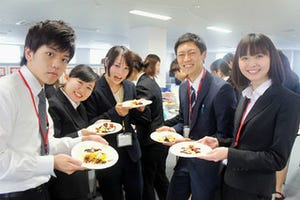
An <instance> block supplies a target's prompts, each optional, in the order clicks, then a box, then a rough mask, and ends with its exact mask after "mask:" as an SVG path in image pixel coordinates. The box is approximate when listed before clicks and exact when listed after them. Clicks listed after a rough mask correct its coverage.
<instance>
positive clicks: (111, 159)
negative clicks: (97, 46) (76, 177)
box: [71, 141, 119, 169]
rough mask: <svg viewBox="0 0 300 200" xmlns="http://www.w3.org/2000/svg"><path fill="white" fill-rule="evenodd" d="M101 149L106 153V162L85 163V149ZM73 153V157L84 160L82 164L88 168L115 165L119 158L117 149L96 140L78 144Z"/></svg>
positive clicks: (102, 167)
mask: <svg viewBox="0 0 300 200" xmlns="http://www.w3.org/2000/svg"><path fill="white" fill-rule="evenodd" d="M91 148H96V149H101V152H103V153H105V154H106V156H107V157H106V160H107V162H106V163H98V164H93V163H84V156H85V149H91ZM71 155H72V157H73V158H75V159H78V160H80V161H81V162H82V166H83V167H86V168H88V169H104V168H108V167H111V166H113V165H114V164H116V162H117V161H118V159H119V155H118V153H117V151H116V150H115V149H114V148H112V147H111V146H109V145H104V144H102V143H99V142H95V141H84V142H80V143H78V144H76V145H75V146H74V147H73V148H72V152H71Z"/></svg>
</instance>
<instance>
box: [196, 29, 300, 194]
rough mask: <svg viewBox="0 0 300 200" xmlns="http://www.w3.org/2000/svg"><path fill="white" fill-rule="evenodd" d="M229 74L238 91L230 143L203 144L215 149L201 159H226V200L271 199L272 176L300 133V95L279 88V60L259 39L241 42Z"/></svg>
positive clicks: (248, 37)
mask: <svg viewBox="0 0 300 200" xmlns="http://www.w3.org/2000/svg"><path fill="white" fill-rule="evenodd" d="M232 70H233V71H232V72H233V73H232V75H233V76H232V78H233V80H234V81H235V82H236V83H237V85H238V86H239V89H241V90H242V98H241V99H240V102H239V105H238V107H237V110H236V114H235V123H234V124H235V128H234V138H232V139H224V138H212V137H205V138H203V139H201V140H200V141H199V142H201V143H204V144H207V145H209V146H210V147H212V148H213V150H212V151H211V152H209V153H207V154H206V155H201V156H199V157H200V158H201V159H205V160H208V161H214V162H218V161H221V160H224V159H227V167H226V170H225V176H224V188H223V199H224V200H240V199H243V200H271V199H272V193H274V190H275V181H276V180H275V178H276V177H275V173H276V171H278V170H281V169H282V168H284V167H285V166H286V163H287V160H288V158H289V155H290V152H291V150H292V146H293V143H294V141H295V137H296V135H297V132H298V128H299V122H300V113H299V112H297V110H298V108H299V106H300V96H298V95H296V94H295V93H293V92H291V91H290V90H288V89H286V88H285V87H283V86H282V82H283V79H284V71H283V67H282V64H281V61H280V57H279V55H278V52H277V50H276V48H275V46H274V44H273V42H272V41H271V40H270V39H269V38H268V37H267V36H265V35H263V34H255V33H251V34H248V35H246V36H245V37H243V38H242V39H241V41H240V42H239V44H238V46H237V50H236V54H235V58H234V63H233V68H232ZM223 146H225V147H223Z"/></svg>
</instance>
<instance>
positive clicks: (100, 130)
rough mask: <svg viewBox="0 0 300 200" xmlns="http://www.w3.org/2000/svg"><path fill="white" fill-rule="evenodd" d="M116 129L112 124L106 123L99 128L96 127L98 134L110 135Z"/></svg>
mask: <svg viewBox="0 0 300 200" xmlns="http://www.w3.org/2000/svg"><path fill="white" fill-rule="evenodd" d="M115 129H116V126H115V125H114V124H112V123H109V122H105V123H103V124H101V125H100V126H99V127H96V133H109V132H112V131H114V130H115Z"/></svg>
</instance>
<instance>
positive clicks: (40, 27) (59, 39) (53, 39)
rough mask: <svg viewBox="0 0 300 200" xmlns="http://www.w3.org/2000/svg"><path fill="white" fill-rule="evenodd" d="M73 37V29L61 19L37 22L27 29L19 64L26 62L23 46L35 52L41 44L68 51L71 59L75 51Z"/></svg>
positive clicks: (74, 37)
mask: <svg viewBox="0 0 300 200" xmlns="http://www.w3.org/2000/svg"><path fill="white" fill-rule="evenodd" d="M75 39H76V36H75V31H74V30H73V29H72V28H71V27H70V26H69V25H67V24H66V23H65V22H63V21H61V20H45V21H41V22H38V23H37V24H35V25H34V26H32V27H31V28H30V29H29V30H28V33H27V35H26V39H25V45H24V54H23V57H22V59H21V62H20V65H21V66H22V65H26V64H27V60H26V57H25V48H29V49H30V50H31V51H33V52H36V51H37V50H38V49H39V48H40V47H41V46H43V45H48V46H51V47H55V48H56V49H58V50H59V51H62V52H64V51H68V52H69V58H70V60H71V59H72V57H73V56H74V53H75Z"/></svg>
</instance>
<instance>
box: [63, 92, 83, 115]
mask: <svg viewBox="0 0 300 200" xmlns="http://www.w3.org/2000/svg"><path fill="white" fill-rule="evenodd" d="M60 90H61V91H62V93H63V94H64V95H65V96H66V97H67V99H68V100H69V101H70V103H71V104H72V106H73V108H74V109H75V110H76V109H77V108H78V106H79V104H80V103H76V102H74V101H73V100H72V99H71V98H70V97H69V96H68V95H67V93H65V91H64V90H63V89H62V88H60Z"/></svg>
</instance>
